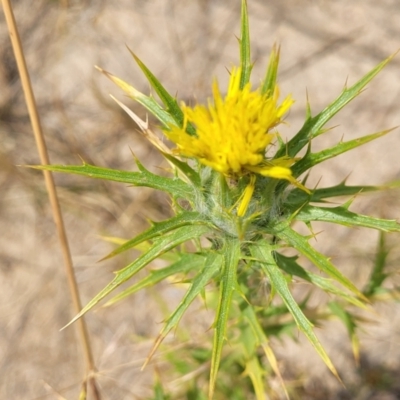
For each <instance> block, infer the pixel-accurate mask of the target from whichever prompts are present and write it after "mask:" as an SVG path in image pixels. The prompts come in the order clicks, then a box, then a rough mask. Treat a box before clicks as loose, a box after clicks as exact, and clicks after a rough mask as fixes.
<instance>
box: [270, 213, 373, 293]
mask: <svg viewBox="0 0 400 400" xmlns="http://www.w3.org/2000/svg"><path fill="white" fill-rule="evenodd" d="M273 231H274V233H275V235H276V236H277V237H278V238H280V239H281V240H283V241H284V242H286V243H288V244H290V245H291V246H292V247H293V248H295V249H296V250H297V251H299V252H300V253H301V254H303V255H304V256H306V257H307V258H308V259H309V260H310V261H312V262H313V263H314V265H315V266H316V267H317V268H319V269H320V270H321V271H323V272H325V273H326V274H327V275H329V276H330V277H332V278H333V279H335V280H336V281H337V282H339V283H340V284H341V285H343V286H344V287H346V288H347V289H349V290H350V291H352V292H353V293H355V294H356V295H357V296H358V297H360V298H361V299H364V300H366V298H365V296H364V295H363V294H362V293H361V292H360V291H359V290H358V289H357V288H356V287H355V286H354V284H353V283H352V282H351V281H350V280H349V279H348V278H346V277H345V276H343V275H342V273H341V272H340V271H339V270H338V269H337V268H336V267H335V266H334V265H333V264H332V263H331V262H330V261H329V259H328V258H327V257H325V256H324V255H323V254H321V253H319V252H318V251H317V250H315V249H314V248H313V247H312V246H311V245H310V244H309V243H308V239H307V238H306V237H304V236H302V235H300V234H299V233H297V232H296V231H294V230H293V229H292V228H291V227H290V226H289V225H288V223H287V222H286V221H283V222H281V223H279V224H277V225H276V226H275V227H274V229H273Z"/></svg>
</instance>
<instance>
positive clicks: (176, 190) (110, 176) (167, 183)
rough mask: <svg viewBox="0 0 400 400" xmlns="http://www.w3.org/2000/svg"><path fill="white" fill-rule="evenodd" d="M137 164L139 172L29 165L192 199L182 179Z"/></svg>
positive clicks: (187, 186)
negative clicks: (147, 188) (164, 175)
mask: <svg viewBox="0 0 400 400" xmlns="http://www.w3.org/2000/svg"><path fill="white" fill-rule="evenodd" d="M138 166H139V168H140V169H141V170H140V172H131V171H120V170H117V169H109V168H102V167H96V166H94V165H89V164H86V163H83V165H70V166H65V165H35V166H31V168H35V169H40V170H46V171H53V172H63V173H67V174H75V175H84V176H87V177H89V178H96V179H104V180H107V181H115V182H122V183H128V184H130V185H134V186H144V187H150V188H153V189H157V190H161V191H163V192H167V193H169V194H170V195H171V196H172V197H173V198H175V199H178V198H181V199H182V198H183V199H186V200H189V201H190V200H193V199H192V195H193V188H192V187H190V186H189V185H187V184H186V183H185V182H183V181H182V180H180V179H171V178H165V177H162V176H158V175H155V174H152V173H151V172H150V171H148V170H146V169H144V168H143V166H142V165H141V164H139V163H138Z"/></svg>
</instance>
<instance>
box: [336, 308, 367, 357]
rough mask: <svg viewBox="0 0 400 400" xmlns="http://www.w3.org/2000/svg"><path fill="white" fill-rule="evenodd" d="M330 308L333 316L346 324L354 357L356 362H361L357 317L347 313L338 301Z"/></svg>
mask: <svg viewBox="0 0 400 400" xmlns="http://www.w3.org/2000/svg"><path fill="white" fill-rule="evenodd" d="M328 307H329V309H330V311H331V313H332V314H333V315H336V316H337V317H338V318H339V319H340V320H341V321H342V322H343V324H344V326H345V327H346V329H347V333H348V335H349V337H350V340H351V345H352V350H353V355H354V358H355V360H356V361H357V363H358V361H359V358H360V344H359V340H358V337H357V332H356V330H357V323H356V319H355V317H354V316H353V315H352V314H350V313H349V312H348V311H346V310H345V309H344V308H343V306H342V305H341V304H339V303H338V302H336V301H331V302H329V303H328Z"/></svg>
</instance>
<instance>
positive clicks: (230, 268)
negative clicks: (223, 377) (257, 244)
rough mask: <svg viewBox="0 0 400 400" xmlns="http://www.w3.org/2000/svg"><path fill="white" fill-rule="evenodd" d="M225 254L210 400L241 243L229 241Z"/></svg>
mask: <svg viewBox="0 0 400 400" xmlns="http://www.w3.org/2000/svg"><path fill="white" fill-rule="evenodd" d="M223 252H224V268H223V271H222V277H221V282H220V296H219V302H218V309H217V313H216V316H215V321H214V325H215V333H214V344H213V351H212V358H211V371H210V386H209V392H208V397H209V399H210V400H211V399H212V397H213V394H214V388H215V382H216V378H217V373H218V368H219V363H220V360H221V354H222V347H223V342H224V339H225V333H226V326H227V322H228V317H229V310H230V307H231V302H232V295H233V292H234V290H235V287H236V284H237V282H236V271H237V266H238V263H239V258H240V242H239V241H238V240H235V239H228V240H227V241H226V242H225V246H224V248H223Z"/></svg>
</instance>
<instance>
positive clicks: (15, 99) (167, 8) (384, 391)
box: [0, 0, 400, 400]
mask: <svg viewBox="0 0 400 400" xmlns="http://www.w3.org/2000/svg"><path fill="white" fill-rule="evenodd" d="M12 4H13V6H14V12H15V17H16V20H17V24H18V26H19V30H20V35H21V38H22V42H23V46H24V50H25V53H26V59H27V63H28V66H29V69H30V73H31V78H32V83H33V89H34V91H35V94H36V99H37V102H38V107H39V112H40V115H41V119H42V124H43V128H44V132H45V136H46V141H47V145H48V150H49V153H50V159H51V162H52V163H54V164H56V163H57V164H79V163H80V162H81V161H80V157H81V158H83V159H84V160H85V161H86V162H88V163H91V164H95V165H98V166H104V167H109V168H117V169H125V170H134V169H135V168H136V167H135V164H134V161H133V157H132V152H133V153H134V154H135V155H136V156H137V157H138V158H139V159H140V160H141V161H142V162H143V163H144V164H145V166H146V167H147V168H149V169H151V170H153V171H157V170H160V168H161V169H164V168H165V164H164V163H163V161H162V159H161V158H160V156H159V155H158V154H157V151H155V150H154V149H153V148H152V147H151V145H150V144H149V143H147V142H146V141H145V139H144V138H142V137H141V136H140V134H138V133H137V131H136V127H135V125H134V123H133V122H132V121H130V120H129V119H128V118H127V117H126V116H125V115H124V113H123V112H122V111H121V110H120V109H119V108H118V106H117V105H116V104H115V103H114V102H113V101H112V100H111V99H110V97H109V95H108V94H109V93H112V94H113V95H114V96H116V97H117V98H118V99H119V100H121V101H123V102H124V103H125V104H127V105H129V107H130V108H132V109H133V110H134V111H135V112H136V113H137V114H138V115H139V116H141V117H142V118H145V117H146V113H145V112H144V111H143V110H142V109H141V108H140V107H138V106H137V105H136V104H134V103H133V102H132V101H131V100H129V99H127V98H126V97H125V96H124V95H123V94H122V93H121V92H120V91H119V89H118V88H117V87H115V86H113V84H112V83H110V82H109V81H108V80H107V78H105V77H104V76H102V75H101V74H100V73H99V72H97V71H96V70H95V69H94V65H99V66H101V67H102V68H104V69H106V70H108V71H110V72H112V73H113V74H114V75H116V76H118V77H120V78H122V79H124V80H126V81H127V82H129V83H131V84H132V85H134V86H135V87H136V88H137V89H138V90H140V91H142V92H144V93H149V91H150V89H149V85H148V84H147V83H146V80H145V78H144V77H143V75H142V73H141V72H140V71H139V69H138V68H137V67H136V65H135V62H134V60H133V59H132V57H131V55H130V54H129V51H128V50H127V48H126V46H128V47H129V48H130V49H132V50H133V51H134V52H135V53H136V54H137V55H138V56H139V57H140V58H141V59H142V60H143V61H144V62H145V63H146V65H147V66H148V67H149V68H150V69H151V70H152V71H153V73H154V74H155V75H156V76H157V77H158V78H159V79H160V81H161V82H163V84H164V85H165V86H166V87H167V89H168V90H169V91H170V92H172V93H176V94H177V97H178V99H179V100H184V101H185V102H194V101H205V100H206V99H207V97H209V96H210V94H211V83H212V80H213V78H214V77H217V78H218V80H219V82H220V87H221V88H224V87H226V85H225V84H226V82H227V79H228V73H227V69H230V68H231V67H232V66H233V65H235V64H237V63H238V59H239V56H238V54H239V50H238V43H237V37H238V36H239V34H240V1H239V0H235V1H232V0H230V1H228V0H213V1H211V0H190V1H189V0H180V1H179V2H178V1H172V0H118V1H107V0H97V1H78V0H75V1H74V0H71V1H68V0H64V1H61V0H60V1H56V0H53V1H50V0H47V1H45V0H36V1H35V2H31V1H27V0H18V1H13V2H12ZM398 5H399V3H398V0H381V1H379V2H376V1H373V0H353V1H352V2H349V1H346V0H336V1H328V0H319V1H318V0H314V1H311V0H269V1H262V0H248V7H249V17H250V29H251V41H252V58H253V60H255V65H254V69H253V74H252V80H253V82H254V84H257V83H258V82H259V81H260V80H261V79H262V78H263V76H264V73H265V67H266V64H267V61H268V57H269V52H270V49H271V47H272V45H273V44H274V43H278V44H280V45H281V64H280V78H279V83H280V87H281V93H282V96H285V95H286V94H288V93H291V94H292V96H293V97H294V99H295V100H296V103H295V104H294V106H293V107H292V109H291V112H290V114H289V115H288V116H287V118H286V119H287V122H288V124H287V125H286V126H283V127H282V130H281V131H280V133H281V134H282V136H283V137H284V138H290V137H291V136H292V135H293V134H294V133H296V132H297V130H298V129H299V128H300V126H301V124H302V122H303V120H304V116H305V107H306V95H307V94H308V98H309V101H310V104H311V109H312V112H313V113H314V114H315V113H317V112H319V111H320V110H322V109H323V108H324V107H325V106H326V105H327V104H328V103H329V102H330V101H332V100H333V99H334V98H335V97H336V96H337V95H339V93H340V91H341V90H342V88H343V86H344V85H345V83H346V82H348V84H349V85H350V84H352V83H354V82H355V81H356V80H358V79H360V78H361V77H362V76H363V75H364V74H366V73H367V72H368V71H369V70H370V69H372V68H373V67H374V66H375V65H376V64H378V63H379V62H380V61H382V60H383V59H384V58H386V57H387V56H389V55H390V54H392V53H394V52H395V51H396V50H397V49H399V47H400V24H399V9H398ZM0 57H1V63H0V227H1V229H0V332H1V334H0V376H1V377H2V378H1V379H0V394H1V395H0V397H1V398H2V399H32V400H33V399H63V398H65V399H76V398H78V393H79V390H80V384H81V381H82V375H83V372H84V371H83V363H82V358H81V355H80V354H81V349H80V344H79V343H78V341H77V335H76V332H75V328H74V327H73V326H72V327H69V328H68V329H65V330H63V331H62V332H60V331H59V330H60V328H61V327H62V326H64V325H65V324H66V323H67V322H68V321H69V320H70V319H71V318H72V316H73V311H72V307H71V302H70V296H69V293H68V288H67V283H66V277H65V274H64V267H63V263H62V259H61V253H60V249H59V243H58V239H57V235H56V231H55V227H54V224H53V221H52V216H51V210H50V207H49V202H48V199H47V195H46V191H45V187H44V182H43V177H42V174H41V173H40V172H38V171H34V170H31V169H26V168H23V167H20V165H27V164H38V163H39V158H38V155H37V150H36V147H35V143H34V139H33V135H32V133H31V128H30V124H29V118H28V114H27V110H26V106H25V102H24V98H23V93H22V90H21V86H20V81H19V77H18V72H17V69H16V65H15V62H14V56H13V53H12V49H11V44H10V40H9V38H8V33H7V28H6V26H5V21H4V15H3V13H0ZM399 98H400V58H399V56H398V57H397V58H395V59H394V60H393V61H392V62H391V63H390V64H389V65H388V66H387V67H386V68H385V69H384V70H383V71H382V72H381V73H380V74H379V75H378V77H377V78H376V79H375V80H374V81H373V82H372V83H371V84H370V85H369V86H368V88H367V90H365V92H364V93H362V94H361V95H360V97H359V98H358V99H356V100H355V101H354V102H353V103H352V104H351V105H349V106H348V107H347V108H346V109H345V110H343V111H342V112H341V113H340V114H339V115H338V116H337V117H335V118H334V120H333V121H331V123H330V124H329V126H331V127H334V126H335V128H334V129H333V130H332V131H331V132H329V133H327V134H325V135H323V136H322V137H321V138H320V139H319V140H318V141H317V142H316V145H315V149H316V148H318V146H323V147H326V146H328V145H329V144H334V143H337V142H338V141H340V140H341V139H344V140H349V139H353V138H356V137H359V136H362V135H364V134H368V133H373V132H376V131H380V130H383V129H386V128H391V127H394V126H396V125H399V124H400V113H399ZM150 122H154V121H151V120H150ZM399 152H400V140H399V130H398V129H397V130H395V131H394V132H392V133H390V134H389V135H388V136H385V137H383V138H381V139H379V140H377V141H376V142H372V143H369V144H367V145H365V146H363V147H362V148H360V149H358V150H356V151H355V152H352V154H350V155H342V156H340V157H339V158H337V159H335V160H332V161H329V162H326V163H324V165H323V166H321V167H319V168H316V169H315V171H313V173H312V175H311V176H310V180H309V184H310V186H313V185H316V184H317V183H318V184H319V185H320V186H321V187H323V186H326V185H329V184H338V183H340V182H341V181H343V180H344V179H345V178H347V179H348V180H347V182H348V183H349V184H368V185H375V184H382V183H385V182H390V181H393V180H395V179H399V178H400V174H399V173H400V158H399ZM55 178H56V183H57V186H58V190H59V197H60V201H61V205H62V210H63V213H64V218H65V222H66V227H67V233H68V236H69V240H70V246H71V252H72V256H73V261H74V266H75V269H76V276H77V280H78V282H79V287H80V290H81V297H82V301H83V303H85V304H86V303H87V301H88V300H89V299H90V298H91V297H92V296H94V295H95V294H96V293H97V292H98V291H99V290H100V289H102V288H103V287H104V285H105V284H107V283H108V282H109V281H110V280H111V278H112V271H115V270H117V269H119V268H121V267H123V266H124V265H126V264H127V263H128V262H129V261H130V260H131V258H130V257H132V256H133V255H132V254H127V255H122V256H120V257H119V258H116V259H113V260H110V261H105V262H101V263H98V262H97V261H98V260H99V259H100V258H102V257H103V256H104V255H106V254H107V253H108V252H109V251H110V250H111V249H112V246H111V245H110V244H109V243H108V242H107V241H105V240H103V238H102V236H112V237H122V238H131V237H133V236H134V235H135V234H137V233H138V232H140V231H141V230H142V229H144V228H145V227H146V226H147V222H146V221H147V219H152V220H156V221H159V220H161V219H163V218H165V217H166V216H168V215H169V213H170V209H169V203H168V200H167V199H166V198H165V197H164V196H163V195H162V194H159V193H156V192H154V191H151V190H148V189H142V188H132V187H128V186H127V185H123V184H114V183H110V182H103V181H95V180H89V179H87V178H83V177H76V176H66V175H56V176H55ZM399 206H400V201H399V192H398V191H391V192H387V193H382V194H379V195H377V194H375V195H372V196H358V197H357V198H356V199H355V201H354V203H353V206H352V207H353V210H355V211H358V212H362V213H370V214H371V215H374V216H377V217H385V218H393V219H399V217H400V211H399V209H400V208H399ZM316 231H321V233H320V234H319V235H318V238H317V239H318V243H317V247H318V248H319V249H321V250H323V251H325V252H326V253H327V254H328V255H329V256H331V257H332V259H333V261H334V262H335V264H336V265H337V266H339V267H340V269H341V270H342V271H343V272H344V274H345V275H347V276H349V277H350V278H351V279H352V280H354V282H356V283H357V284H358V285H362V284H363V282H365V280H366V279H367V277H368V274H369V272H370V270H371V266H372V264H373V259H374V254H375V251H376V247H377V241H378V235H377V233H376V232H370V231H367V230H364V229H358V230H351V231H349V232H348V231H347V230H346V229H342V228H335V229H333V228H332V227H329V228H326V230H325V229H324V227H323V226H322V225H321V229H319V228H318V227H317V228H316ZM398 239H399V236H398V235H397V236H396V235H391V236H390V238H389V247H390V248H391V253H390V256H389V263H390V265H389V270H390V271H392V276H391V279H390V281H389V282H388V285H389V286H390V285H392V286H395V285H397V284H398V271H399V262H398V261H399V258H400V253H399V246H398V245H397V241H398ZM181 293H182V292H180V291H179V289H175V288H172V287H171V285H168V284H167V283H165V284H163V285H160V286H159V287H157V288H156V289H155V290H154V291H148V292H143V293H138V294H137V295H135V296H133V297H131V298H129V299H128V300H126V301H124V302H122V303H120V304H118V305H117V306H114V307H112V308H98V309H97V310H96V311H94V312H90V313H89V314H88V316H87V321H88V325H89V331H90V334H91V341H92V343H93V347H94V353H95V359H96V365H97V367H98V369H99V376H98V382H99V387H100V392H101V393H102V396H103V398H104V399H113V400H114V399H147V398H149V397H150V396H151V393H152V391H151V384H152V380H153V375H154V365H155V366H156V367H157V368H158V370H159V372H160V371H161V372H160V376H161V380H162V376H163V375H162V369H163V364H162V361H158V360H159V358H158V357H156V358H155V360H154V362H153V364H152V365H151V366H149V367H148V368H147V369H146V370H145V371H144V372H140V367H141V365H142V363H143V360H144V357H146V355H147V352H148V350H149V348H150V346H151V344H152V341H153V339H154V337H155V336H156V335H157V333H158V331H159V329H160V328H161V321H162V319H163V318H164V317H165V313H166V312H167V313H168V311H171V310H172V307H173V305H174V304H176V303H177V302H178V301H179V298H180V296H181ZM313 301H315V304H316V306H317V305H318V301H319V297H318V294H317V295H315V296H314V298H313ZM375 310H376V314H373V313H370V314H368V321H367V322H366V324H365V325H363V327H362V329H361V331H360V336H361V364H360V366H359V367H357V366H356V365H355V363H354V359H353V358H352V355H351V347H350V343H349V340H348V338H347V335H346V332H345V330H344V328H343V327H342V326H341V325H340V324H337V323H331V322H329V323H327V324H326V325H325V326H323V327H321V328H322V329H317V334H318V336H319V337H320V338H321V341H322V343H323V344H324V345H325V346H326V348H327V351H328V353H329V354H330V356H331V357H332V359H333V361H334V363H335V364H336V365H337V367H338V369H339V373H340V374H341V376H342V377H343V380H344V382H345V383H346V387H347V388H346V389H344V388H343V387H342V386H341V385H340V384H338V383H337V382H336V380H335V379H334V378H333V377H332V376H330V375H329V373H328V372H327V370H326V368H325V367H324V365H323V363H322V361H321V360H320V359H319V358H318V356H317V355H315V354H314V352H313V350H312V349H311V347H310V345H309V344H307V343H306V341H305V340H303V338H302V337H301V335H299V336H298V338H297V341H296V342H294V341H292V340H281V341H274V342H273V345H274V346H273V348H274V350H275V351H276V353H277V356H278V358H279V363H280V367H281V370H282V374H283V375H284V377H285V379H287V380H289V381H295V382H297V383H296V385H297V386H298V388H299V391H300V393H302V394H301V397H299V398H301V399H328V398H329V399H386V400H389V399H390V400H391V399H398V398H400V383H399V380H398V376H399V373H400V370H399V366H400V362H399V360H400V312H399V311H400V308H399V305H398V304H396V303H394V302H390V303H388V304H386V303H382V304H378V305H377V306H376V307H375ZM188 318H189V319H190V318H193V319H195V316H192V317H188ZM188 321H189V320H184V321H183V324H185V322H186V324H187V323H188ZM196 323H197V325H196V327H197V328H198V329H197V331H196V332H193V335H197V334H199V335H201V334H203V333H205V332H206V331H207V329H208V328H209V324H208V323H203V324H202V323H201V322H198V321H196ZM171 343H172V345H174V344H173V343H175V345H177V343H178V342H174V341H173V337H172V338H171ZM164 383H165V384H166V385H167V386H168V384H170V383H171V382H164ZM171 384H173V382H172V383H171Z"/></svg>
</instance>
